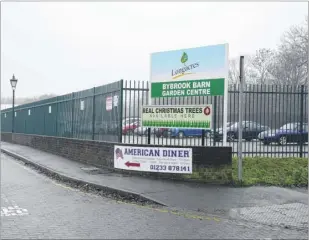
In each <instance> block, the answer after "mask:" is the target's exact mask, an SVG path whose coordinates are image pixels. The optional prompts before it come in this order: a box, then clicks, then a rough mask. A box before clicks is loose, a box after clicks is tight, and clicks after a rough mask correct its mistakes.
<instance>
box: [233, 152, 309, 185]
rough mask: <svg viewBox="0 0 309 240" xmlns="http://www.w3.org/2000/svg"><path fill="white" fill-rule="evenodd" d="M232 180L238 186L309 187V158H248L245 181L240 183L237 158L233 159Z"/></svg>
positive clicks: (246, 160)
mask: <svg viewBox="0 0 309 240" xmlns="http://www.w3.org/2000/svg"><path fill="white" fill-rule="evenodd" d="M232 178H233V180H234V183H235V184H236V185H243V186H250V185H272V186H289V187H307V186H308V158H295V157H287V158H267V157H246V158H244V159H243V181H242V183H240V182H239V181H238V170H237V158H233V165H232Z"/></svg>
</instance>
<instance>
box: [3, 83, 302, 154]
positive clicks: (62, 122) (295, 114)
mask: <svg viewBox="0 0 309 240" xmlns="http://www.w3.org/2000/svg"><path fill="white" fill-rule="evenodd" d="M148 84H149V82H148V81H123V80H121V81H118V82H115V83H111V84H108V85H104V86H101V87H96V88H92V89H88V90H84V91H80V92H75V93H71V94H67V95H63V96H58V97H56V98H51V99H46V100H42V101H39V102H35V103H30V104H24V105H20V106H17V107H16V114H17V115H16V117H15V132H17V133H27V134H38V135H48V136H59V137H69V138H78V139H93V140H103V141H112V142H123V143H130V144H148V143H151V144H155V145H181V146H201V145H204V146H222V141H217V140H215V139H214V138H213V137H212V135H211V132H206V133H205V138H204V140H202V134H201V133H202V131H199V130H195V131H191V132H190V131H186V133H188V134H187V135H186V134H185V136H183V137H182V138H180V137H179V135H177V131H176V130H175V129H169V131H171V132H172V133H176V134H174V135H173V134H172V135H168V136H166V135H165V133H166V132H167V131H166V130H167V129H153V128H152V129H150V135H148V132H149V131H148V129H145V128H143V127H142V126H140V125H139V124H140V121H139V119H140V118H141V111H140V110H141V107H142V106H143V105H147V104H148V102H149V98H148V93H149V85H148ZM228 92H229V94H228V96H227V97H228V122H231V124H235V123H237V122H238V107H239V101H238V99H239V90H238V85H230V86H229V91H228ZM243 99H244V101H245V104H244V117H243V120H244V121H251V122H254V123H255V124H257V125H256V128H255V130H254V131H255V133H254V134H255V135H254V136H253V135H252V136H250V137H249V138H248V136H247V137H246V136H245V137H244V141H243V145H244V146H243V154H244V155H245V156H269V157H271V156H275V157H281V156H282V157H285V156H295V157H304V156H306V155H307V154H308V141H306V142H304V141H300V142H297V141H296V142H292V143H288V142H287V143H286V144H284V145H282V144H281V145H280V144H277V143H276V142H275V143H272V144H269V145H264V144H263V143H262V142H261V141H260V140H259V136H260V133H261V132H262V129H261V128H260V127H261V126H262V125H263V126H266V127H268V128H269V129H272V130H275V129H278V128H280V127H282V126H283V125H285V124H289V123H291V124H294V125H295V124H299V125H300V126H303V124H307V123H308V118H307V117H308V111H307V110H308V89H307V87H306V86H283V85H246V87H245V91H244V98H243ZM152 104H153V105H197V104H213V109H214V119H213V122H214V124H213V129H212V132H220V128H221V127H222V125H223V96H214V97H211V96H205V97H176V98H170V97H167V98H158V99H153V100H152ZM250 124H251V123H250ZM306 126H307V127H308V124H307V125H306ZM1 130H2V131H3V132H11V131H12V109H6V110H3V111H2V114H1ZM139 130H140V131H139ZM174 130H175V131H174ZM298 130H299V129H298ZM298 130H297V129H296V131H298ZM302 130H306V131H307V138H308V129H302ZM181 131H185V129H181ZM178 132H179V131H178ZM228 134H229V137H230V138H228V139H229V142H228V145H230V146H232V148H233V153H234V154H237V148H238V142H237V131H236V132H235V131H234V132H233V131H229V132H228ZM231 134H234V136H233V137H234V140H232V139H231V137H232V135H231ZM296 135H297V134H296ZM296 135H295V136H296ZM297 136H298V135H297ZM297 136H296V137H297Z"/></svg>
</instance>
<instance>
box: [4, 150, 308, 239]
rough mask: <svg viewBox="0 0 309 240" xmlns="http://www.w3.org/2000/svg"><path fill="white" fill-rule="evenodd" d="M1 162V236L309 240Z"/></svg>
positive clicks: (6, 159) (302, 235) (9, 160)
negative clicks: (95, 190) (109, 194)
mask: <svg viewBox="0 0 309 240" xmlns="http://www.w3.org/2000/svg"><path fill="white" fill-rule="evenodd" d="M1 160H2V161H1V173H2V176H1V177H2V181H1V221H2V224H1V237H2V238H10V239H16V238H22V239H29V238H37V239H45V238H49V239H60V238H61V239H72V238H75V239H94V238H100V239H111V238H118V239H119V238H124V239H133V238H139V239H145V238H152V239H207V238H208V239H209V238H216V239H222V238H229V239H231V238H237V239H240V238H251V239H252V238H254V239H257V238H259V239H261V238H264V239H265V238H272V239H275V238H281V239H282V238H285V239H290V238H294V239H307V238H308V232H307V231H305V230H296V229H285V228H278V227H271V226H265V225H259V224H256V223H255V224H254V223H248V222H240V221H236V220H229V219H220V218H216V217H213V216H211V217H210V216H208V217H207V216H204V215H201V213H190V214H189V213H181V212H177V211H175V209H174V210H172V209H168V208H159V207H156V208H154V207H151V206H139V205H136V204H134V203H123V202H119V201H116V200H113V199H110V198H104V197H101V196H98V195H94V194H91V193H85V192H82V191H80V190H78V189H74V188H71V187H68V186H66V185H64V184H62V183H59V182H56V181H54V180H52V179H50V178H47V177H45V176H43V175H41V174H39V173H38V172H36V171H34V170H33V169H30V168H28V167H27V166H24V165H23V164H21V163H20V162H18V161H16V160H15V159H13V158H11V157H8V156H6V155H3V154H1ZM198 218H200V219H198Z"/></svg>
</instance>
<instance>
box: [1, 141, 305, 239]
mask: <svg viewBox="0 0 309 240" xmlns="http://www.w3.org/2000/svg"><path fill="white" fill-rule="evenodd" d="M1 148H2V149H3V150H6V151H9V152H12V153H15V154H18V155H20V156H23V157H24V158H26V159H27V160H28V161H31V162H34V163H37V164H40V165H41V166H45V167H47V168H49V169H51V170H54V171H56V172H59V173H61V174H63V175H66V176H69V177H73V178H76V179H82V180H84V181H87V182H89V183H94V184H97V185H104V186H108V187H110V188H114V189H120V190H125V191H129V192H134V193H138V194H140V195H143V196H145V197H148V198H151V199H154V200H157V201H158V202H162V203H164V204H165V205H166V206H168V207H170V208H177V209H180V210H185V211H197V212H201V213H205V214H215V215H217V216H220V217H221V218H225V219H237V220H243V221H246V222H252V223H256V224H263V225H265V226H267V225H268V226H278V227H283V228H290V229H307V227H308V195H307V192H306V191H304V190H292V189H286V188H279V187H248V188H233V187H223V186H208V185H203V184H193V183H180V182H173V181H167V180H156V179H147V178H143V177H135V176H124V175H121V174H116V173H112V172H109V171H103V173H100V174H93V173H91V172H88V171H86V170H85V168H89V166H88V165H85V164H82V163H79V162H74V161H71V160H68V159H65V158H62V157H59V156H56V155H52V154H49V153H46V152H42V151H39V150H36V149H33V148H29V147H26V146H21V145H16V144H10V143H6V142H1ZM306 232H307V234H308V231H307V230H306Z"/></svg>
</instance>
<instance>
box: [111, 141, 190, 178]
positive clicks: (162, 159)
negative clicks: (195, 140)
mask: <svg viewBox="0 0 309 240" xmlns="http://www.w3.org/2000/svg"><path fill="white" fill-rule="evenodd" d="M114 167H115V168H119V169H125V170H133V171H145V172H162V173H182V174H184V173H185V174H190V173H192V148H166V147H135V146H132V145H130V146H123V145H115V147H114Z"/></svg>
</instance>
